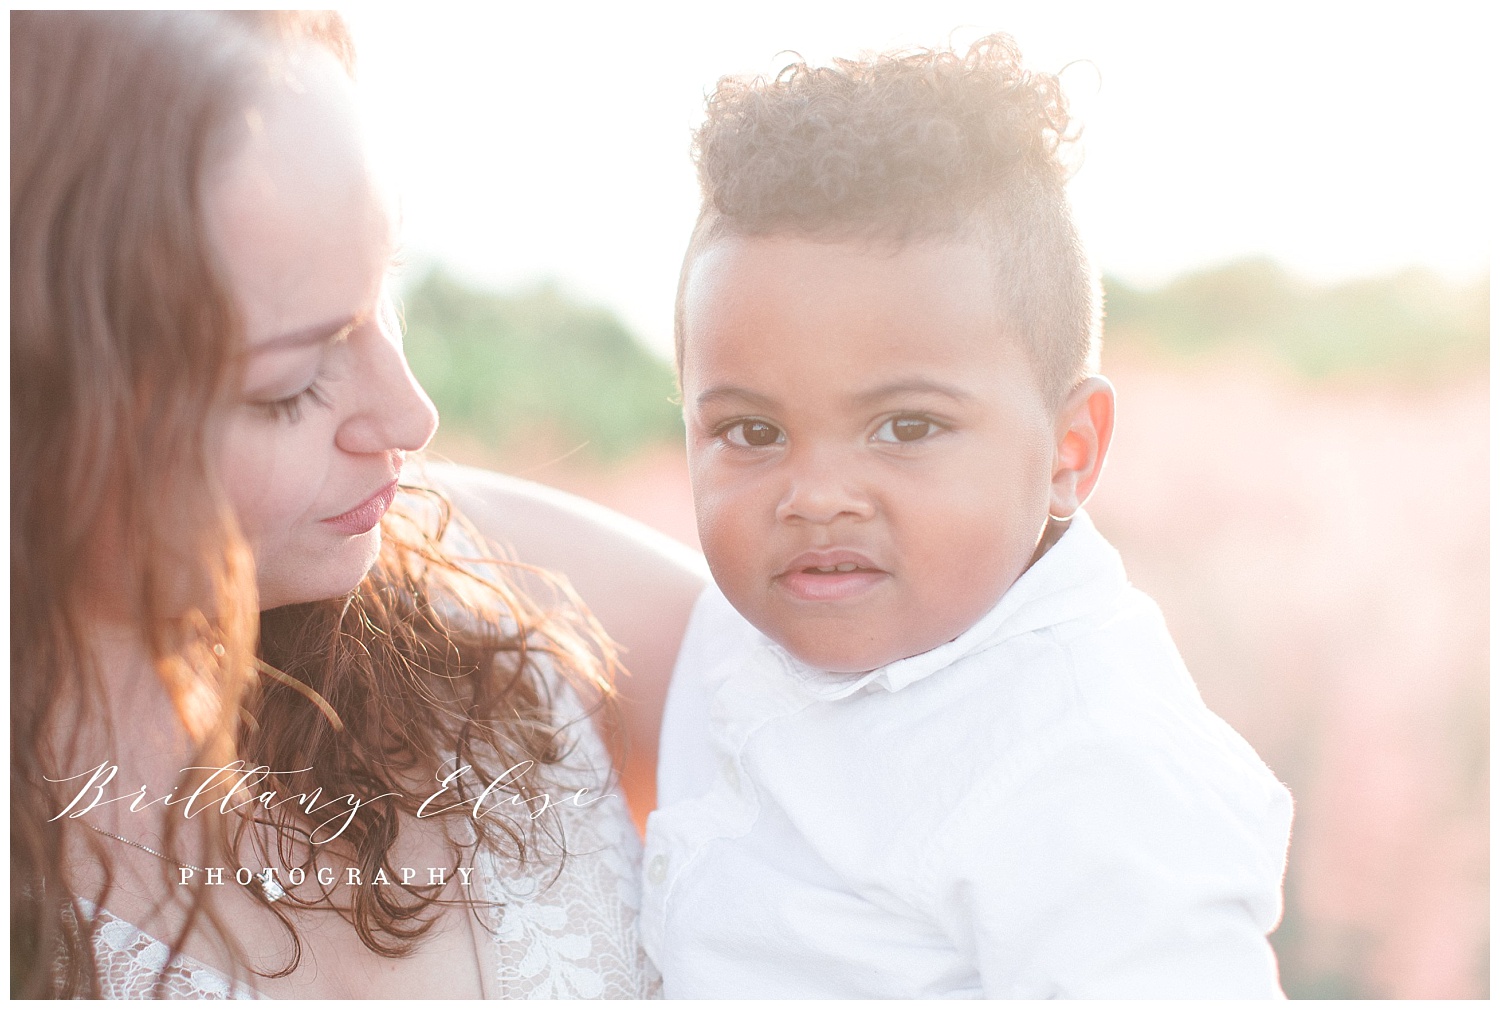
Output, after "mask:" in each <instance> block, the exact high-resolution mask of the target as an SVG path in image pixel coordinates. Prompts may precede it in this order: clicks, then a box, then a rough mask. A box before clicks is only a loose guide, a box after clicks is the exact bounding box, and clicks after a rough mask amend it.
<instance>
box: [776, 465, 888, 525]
mask: <svg viewBox="0 0 1500 1010" xmlns="http://www.w3.org/2000/svg"><path fill="white" fill-rule="evenodd" d="M854 478H855V475H853V474H850V473H848V472H846V471H844V470H843V469H842V468H839V467H837V466H836V465H834V463H833V461H832V460H829V459H826V458H824V459H815V460H809V461H807V463H806V464H805V465H804V466H803V467H802V468H801V470H800V471H799V472H798V473H797V474H796V475H795V476H794V477H793V479H792V482H791V484H790V486H788V487H787V489H786V493H785V494H784V495H782V498H781V501H780V502H779V503H778V504H777V506H776V520H777V521H778V522H784V523H797V522H804V523H817V524H827V523H831V522H833V521H835V520H837V519H841V518H842V519H851V520H856V521H857V520H862V519H869V518H871V517H872V516H873V515H874V514H875V505H874V503H873V502H872V501H871V500H870V497H869V495H867V494H865V493H864V491H863V490H861V483H860V482H859V481H857V480H855V479H854Z"/></svg>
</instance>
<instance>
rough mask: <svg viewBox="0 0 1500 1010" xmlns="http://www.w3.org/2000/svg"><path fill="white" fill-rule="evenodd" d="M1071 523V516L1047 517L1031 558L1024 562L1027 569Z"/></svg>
mask: <svg viewBox="0 0 1500 1010" xmlns="http://www.w3.org/2000/svg"><path fill="white" fill-rule="evenodd" d="M1072 524H1073V517H1072V516H1069V517H1068V518H1066V519H1055V518H1053V517H1052V516H1048V517H1047V526H1046V528H1045V529H1043V530H1042V539H1041V540H1040V541H1038V542H1037V545H1036V552H1035V553H1033V554H1032V555H1031V560H1030V561H1028V562H1026V567H1027V569H1028V570H1029V569H1030V568H1031V566H1032V565H1034V564H1036V563H1037V562H1038V561H1040V560H1041V558H1042V555H1043V554H1046V553H1047V552H1048V551H1050V550H1051V549H1052V547H1053V545H1054V544H1056V543H1057V542H1058V541H1059V540H1061V539H1062V535H1063V534H1064V533H1066V532H1068V527H1069V526H1071V525H1072Z"/></svg>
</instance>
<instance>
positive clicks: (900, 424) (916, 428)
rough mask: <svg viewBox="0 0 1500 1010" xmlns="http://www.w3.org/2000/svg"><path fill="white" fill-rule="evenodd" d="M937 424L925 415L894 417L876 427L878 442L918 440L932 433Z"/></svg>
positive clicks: (876, 439)
mask: <svg viewBox="0 0 1500 1010" xmlns="http://www.w3.org/2000/svg"><path fill="white" fill-rule="evenodd" d="M936 427H937V425H935V424H933V423H932V422H931V421H929V420H927V419H926V418H925V417H914V416H910V415H908V416H906V417H893V418H891V419H890V420H889V421H887V422H885V423H884V424H882V425H881V426H880V427H879V428H877V429H876V431H875V434H874V436H872V437H873V438H874V439H875V441H877V442H918V441H921V440H922V439H924V438H926V437H927V436H928V435H930V434H932V432H933V431H934V429H936Z"/></svg>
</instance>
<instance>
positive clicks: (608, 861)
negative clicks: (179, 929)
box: [82, 692, 661, 999]
mask: <svg viewBox="0 0 1500 1010" xmlns="http://www.w3.org/2000/svg"><path fill="white" fill-rule="evenodd" d="M558 695H559V704H558V709H559V711H558V713H557V714H558V716H559V717H561V718H564V719H567V718H570V717H573V716H575V715H577V714H578V713H577V710H576V708H575V707H573V706H570V705H568V704H567V703H566V702H565V701H564V700H563V699H564V697H566V698H571V696H570V695H565V693H564V692H558ZM573 705H576V702H575V703H573ZM573 725H574V726H575V727H576V729H575V730H574V736H575V739H576V744H577V745H576V747H575V749H574V752H573V755H572V756H571V758H570V759H569V760H568V761H567V762H566V766H565V768H564V770H563V772H562V773H561V774H562V775H563V778H562V779H561V780H560V785H559V787H558V788H555V789H549V794H550V795H551V796H552V797H553V800H554V806H553V809H554V810H556V811H557V813H558V820H557V822H556V823H557V824H558V825H559V826H560V827H561V829H562V832H563V837H564V841H565V844H566V848H567V853H568V855H567V858H566V860H565V861H564V862H563V864H562V870H561V872H560V873H559V872H558V871H557V868H556V864H555V863H552V864H551V865H528V866H527V867H526V869H525V870H524V871H521V870H518V869H517V868H516V867H515V866H514V865H513V864H510V863H509V862H508V861H507V860H505V859H503V858H502V857H500V856H498V855H497V854H495V853H493V852H480V853H478V854H476V856H475V860H474V877H475V880H476V881H478V882H480V883H481V884H482V886H483V894H484V896H485V897H486V898H487V899H488V901H489V902H490V904H489V905H488V906H487V908H486V909H485V910H484V912H485V917H486V919H487V922H486V925H487V926H488V927H489V931H488V932H489V935H490V937H491V942H493V943H494V944H495V950H496V953H497V955H498V957H497V959H496V961H497V963H498V969H497V971H496V977H494V978H492V979H490V980H488V986H489V989H490V990H491V992H490V993H487V995H489V994H493V995H495V996H496V997H498V998H502V999H527V998H530V999H600V998H603V999H609V998H615V999H621V998H624V999H639V998H655V997H658V996H660V993H661V979H660V978H659V976H658V975H657V974H656V971H655V969H654V968H653V967H652V966H651V963H650V962H649V961H648V960H647V959H646V956H645V954H644V952H643V951H642V950H641V945H640V939H639V934H638V931H637V925H636V920H637V916H638V912H639V907H640V885H639V868H640V857H641V844H640V839H639V837H638V836H637V835H636V831H635V826H634V825H633V824H632V823H631V820H630V814H629V811H628V810H627V808H626V806H625V803H624V801H623V800H622V799H621V798H620V797H619V796H618V795H613V796H609V797H608V798H606V799H603V800H600V801H599V802H596V803H593V804H592V805H589V806H579V805H575V804H573V803H568V802H561V801H562V800H564V799H565V798H567V797H571V796H572V795H574V793H573V791H574V790H576V789H578V788H580V787H581V784H580V783H582V782H583V781H584V777H587V778H589V779H591V780H592V782H593V783H594V785H593V788H592V791H591V793H590V795H591V796H598V795H599V791H598V790H599V786H600V784H602V783H603V782H605V781H607V769H608V768H609V759H608V755H607V753H606V751H605V749H604V745H603V743H602V742H601V741H600V739H599V736H598V734H597V733H596V732H595V731H594V729H593V726H592V725H591V724H590V723H589V721H588V720H587V719H586V718H584V719H581V721H578V722H576V723H574V724H573ZM564 788H566V790H567V791H564ZM541 862H542V863H546V862H547V861H546V860H542V861H541ZM82 904H83V911H84V913H85V914H86V915H89V916H91V917H93V919H94V921H95V924H96V929H95V932H94V956H95V958H96V962H97V964H98V967H99V974H100V988H101V990H102V993H103V995H104V997H105V998H107V999H140V998H143V997H150V996H152V995H163V996H166V997H168V998H173V999H258V998H263V997H261V996H260V995H259V994H258V993H256V992H254V991H253V990H251V989H247V988H245V987H244V986H242V985H235V984H233V983H231V981H230V980H229V979H227V978H225V977H224V976H223V975H222V974H220V973H219V972H218V971H215V970H214V969H213V968H210V967H208V966H207V965H205V964H203V963H202V962H200V961H196V960H194V959H193V958H190V957H186V956H182V955H179V956H178V957H175V958H173V959H172V960H171V961H170V963H168V958H167V954H168V953H169V951H168V948H167V945H166V944H165V943H162V942H161V941H160V940H157V939H156V938H154V937H152V936H149V935H147V934H146V933H143V932H141V931H140V930H139V929H137V928H136V927H135V926H133V925H131V924H130V923H128V922H126V921H125V920H123V919H120V918H117V917H116V916H114V915H111V914H110V913H109V911H108V910H105V909H96V908H94V907H93V906H91V905H89V904H88V903H86V902H84V903H82ZM164 967H165V968H166V971H165V973H164V974H163V973H162V969H163V968H164ZM159 981H160V985H161V988H160V989H158V988H156V987H157V985H158V982H159Z"/></svg>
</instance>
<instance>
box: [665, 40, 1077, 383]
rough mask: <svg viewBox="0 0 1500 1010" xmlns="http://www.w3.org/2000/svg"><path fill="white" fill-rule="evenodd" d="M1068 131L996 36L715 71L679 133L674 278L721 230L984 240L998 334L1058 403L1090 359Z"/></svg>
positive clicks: (1045, 83)
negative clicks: (684, 223) (680, 227)
mask: <svg viewBox="0 0 1500 1010" xmlns="http://www.w3.org/2000/svg"><path fill="white" fill-rule="evenodd" d="M1071 139H1073V137H1072V136H1071V135H1070V134H1069V121H1068V113H1067V105H1066V102H1065V101H1064V99H1063V95H1062V90H1061V88H1060V86H1059V84H1058V80H1057V78H1056V77H1055V76H1053V75H1050V74H1036V73H1031V72H1028V71H1027V70H1025V69H1024V68H1022V66H1021V56H1020V52H1019V51H1018V50H1017V48H1016V45H1015V42H1014V41H1013V40H1012V39H1011V38H1010V37H1009V36H1006V35H990V36H987V37H986V38H982V39H980V40H978V41H977V42H975V43H974V44H973V45H972V46H970V47H969V50H968V52H967V53H965V54H963V55H959V54H958V53H955V52H953V51H950V50H931V49H919V50H908V51H903V52H896V53H886V54H881V55H877V56H872V57H867V58H865V59H862V60H842V59H841V60H835V61H834V63H833V66H831V67H811V66H808V65H807V64H806V63H802V62H799V63H793V64H791V65H790V66H787V67H786V68H784V69H783V70H782V71H781V72H780V73H779V74H777V75H776V77H775V78H774V79H771V80H767V79H765V78H754V79H748V78H736V77H725V78H721V79H720V80H719V82H718V86H717V88H716V90H715V91H714V93H713V95H712V96H710V98H709V100H708V117H707V119H706V121H705V122H704V123H703V125H702V126H701V127H699V129H698V130H697V132H696V133H695V134H694V137H693V155H694V160H695V161H696V162H697V166H698V181H699V184H700V186H701V188H702V194H703V203H702V208H701V210H700V212H699V216H698V223H697V225H696V227H695V228H694V229H693V236H692V239H691V240H690V242H689V244H688V250H687V254H686V256H685V258H684V261H683V267H682V276H681V279H680V282H679V285H678V297H677V319H676V341H677V361H678V367H679V369H680V368H681V363H682V348H683V339H684V333H683V300H682V299H683V290H684V288H685V286H686V281H687V277H688V271H689V269H690V267H691V264H692V261H693V258H694V256H695V255H696V254H697V253H698V252H699V251H700V250H702V249H703V248H704V247H705V246H707V245H709V244H710V243H712V242H713V241H714V240H715V239H718V238H720V237H722V236H725V235H740V236H746V237H758V236H766V235H777V234H789V235H797V236H801V237H806V238H812V239H816V240H823V241H829V242H843V241H875V242H880V241H885V242H893V243H895V244H897V245H902V244H906V243H911V242H922V241H931V240H957V241H976V242H979V243H980V244H982V245H984V246H985V247H986V248H987V249H989V251H990V253H991V257H992V260H993V264H994V272H995V284H996V293H997V295H998V299H997V300H998V302H999V304H1000V306H1001V314H1002V318H1001V319H1000V320H998V321H997V330H998V332H999V333H1000V334H1001V335H1004V336H1008V337H1011V338H1012V339H1017V340H1019V341H1021V343H1022V345H1023V346H1024V347H1025V349H1026V350H1027V352H1028V354H1029V357H1030V360H1031V362H1032V364H1033V367H1034V368H1035V369H1036V373H1037V374H1036V377H1037V380H1038V381H1039V382H1040V383H1041V386H1042V390H1043V392H1044V393H1045V394H1046V395H1047V396H1048V398H1049V400H1050V401H1051V402H1053V403H1054V404H1055V403H1057V402H1059V401H1060V400H1061V399H1062V398H1063V397H1064V396H1065V395H1066V394H1067V393H1068V392H1069V391H1070V390H1071V389H1072V388H1073V386H1074V385H1075V384H1076V383H1077V382H1078V380H1079V379H1080V378H1082V377H1083V376H1084V375H1085V374H1087V373H1088V372H1089V371H1091V370H1092V369H1093V368H1094V367H1095V365H1096V357H1097V342H1098V341H1097V333H1098V319H1099V293H1098V284H1097V282H1096V281H1095V279H1094V277H1093V274H1092V271H1091V270H1090V267H1089V264H1088V259H1087V257H1086V256H1085V254H1084V252H1083V249H1082V246H1081V245H1080V243H1079V241H1078V235H1077V232H1076V230H1075V229H1074V227H1073V222H1072V217H1071V215H1070V213H1069V210H1068V203H1067V197H1066V194H1065V192H1064V187H1065V184H1066V182H1067V176H1068V172H1067V169H1066V168H1065V166H1064V165H1063V163H1062V160H1061V159H1060V157H1059V148H1060V147H1061V145H1062V144H1063V143H1065V142H1067V141H1069V140H1071Z"/></svg>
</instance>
